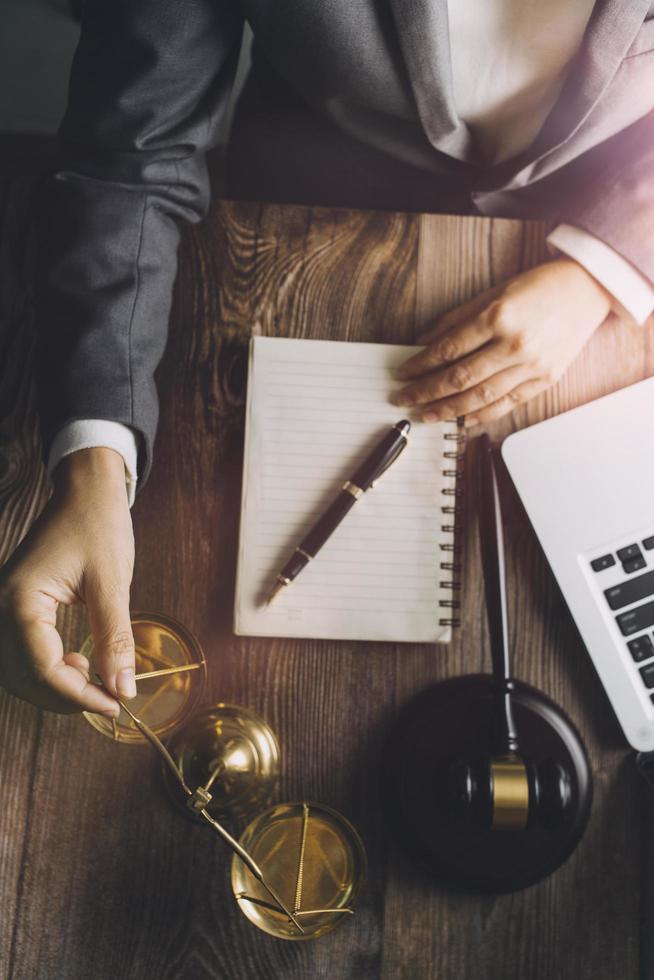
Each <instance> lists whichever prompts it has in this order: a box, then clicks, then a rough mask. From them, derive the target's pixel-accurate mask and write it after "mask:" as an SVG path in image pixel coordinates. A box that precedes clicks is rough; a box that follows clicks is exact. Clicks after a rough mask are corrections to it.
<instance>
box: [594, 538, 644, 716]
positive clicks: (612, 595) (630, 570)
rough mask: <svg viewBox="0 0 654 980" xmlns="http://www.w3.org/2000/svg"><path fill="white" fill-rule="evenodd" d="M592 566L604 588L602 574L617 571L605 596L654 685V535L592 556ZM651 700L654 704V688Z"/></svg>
mask: <svg viewBox="0 0 654 980" xmlns="http://www.w3.org/2000/svg"><path fill="white" fill-rule="evenodd" d="M648 552H649V554H648ZM618 565H619V566H621V567H620V569H618V568H617V567H616V566H618ZM590 567H591V568H592V570H593V572H595V573H596V575H597V582H598V585H599V586H600V588H601V585H602V583H601V579H602V573H603V572H606V571H607V570H608V569H613V570H614V571H613V572H612V574H611V576H610V580H612V584H611V586H610V587H609V588H605V589H602V592H603V594H604V598H605V599H606V602H607V603H608V606H609V609H610V610H611V611H612V612H613V613H614V616H615V622H616V624H617V626H618V629H619V630H620V633H621V634H622V636H623V637H624V642H625V645H626V648H627V650H628V651H629V653H630V654H631V658H632V660H633V661H634V663H635V664H637V665H638V670H639V672H640V677H641V680H642V682H643V684H644V685H645V687H646V688H648V689H650V688H654V631H653V630H652V627H654V534H653V535H650V536H648V537H644V538H641V539H640V540H639V541H633V542H631V543H630V544H627V545H624V546H623V547H621V548H618V549H617V550H616V551H615V552H612V551H611V552H607V553H606V554H603V555H599V556H598V557H597V558H594V559H592V561H591V562H590ZM643 569H648V571H645V572H643V571H642V570H643ZM616 572H619V574H618V576H617V577H618V581H615V578H616ZM638 572H642V574H640V575H639V574H637V573H638ZM647 599H649V601H644V600H647ZM650 700H651V701H652V703H653V704H654V691H653V692H652V693H651V694H650Z"/></svg>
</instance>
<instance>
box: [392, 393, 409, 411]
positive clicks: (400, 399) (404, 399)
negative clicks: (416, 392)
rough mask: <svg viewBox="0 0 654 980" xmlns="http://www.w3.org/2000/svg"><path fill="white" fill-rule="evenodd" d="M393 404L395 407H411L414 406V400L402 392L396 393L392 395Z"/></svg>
mask: <svg viewBox="0 0 654 980" xmlns="http://www.w3.org/2000/svg"><path fill="white" fill-rule="evenodd" d="M391 402H392V403H393V405H399V406H400V407H408V406H409V405H413V402H414V399H413V396H412V395H406V394H403V393H402V392H401V391H396V392H394V393H393V394H392V395H391Z"/></svg>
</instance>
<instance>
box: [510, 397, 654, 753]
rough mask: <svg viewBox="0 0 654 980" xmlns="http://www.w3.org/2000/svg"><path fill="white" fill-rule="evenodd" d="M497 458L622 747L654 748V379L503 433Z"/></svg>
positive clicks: (646, 750)
mask: <svg viewBox="0 0 654 980" xmlns="http://www.w3.org/2000/svg"><path fill="white" fill-rule="evenodd" d="M501 451H502V457H503V459H504V462H505V463H506V466H507V468H508V470H509V473H510V475H511V478H512V479H513V482H514V483H515V486H516V488H517V491H518V493H519V495H520V498H521V500H522V502H523V504H524V506H525V509H526V511H527V514H528V515H529V518H530V520H531V523H532V524H533V527H534V530H535V531H536V534H537V535H538V538H539V540H540V543H541V545H542V548H543V551H544V552H545V555H546V557H547V560H548V561H549V563H550V565H551V567H552V571H553V572H554V575H555V576H556V579H557V581H558V583H559V586H560V588H561V591H562V592H563V596H564V598H565V600H566V602H567V604H568V607H569V609H570V612H571V613H572V616H573V618H574V621H575V623H576V624H577V628H578V629H579V632H580V633H581V636H582V639H583V641H584V643H585V645H586V649H587V650H588V653H589V654H590V657H591V659H592V661H593V663H594V665H595V668H596V670H597V673H598V674H599V676H600V680H601V681H602V683H603V685H604V687H605V689H606V692H607V694H608V696H609V700H610V701H611V704H612V706H613V708H614V710H615V713H616V715H617V717H618V721H619V722H620V725H621V726H622V729H623V731H624V734H625V736H626V738H627V740H628V742H629V743H630V744H631V745H632V746H633V747H634V748H635V749H638V750H640V751H643V752H651V751H652V750H654V378H649V379H648V380H646V381H641V382H639V383H638V384H635V385H631V386H629V387H628V388H623V389H622V390H621V391H617V392H614V393H613V394H611V395H607V396H605V397H604V398H599V399H598V400H597V401H593V402H590V403H589V404H587V405H582V406H581V407H580V408H575V409H573V410H572V411H569V412H565V413H563V414H562V415H558V416H556V417H555V418H552V419H547V420H546V421H545V422H540V423H537V424H536V425H532V426H530V427H529V428H527V429H523V430H521V431H520V432H516V433H514V434H513V435H510V436H508V438H507V439H505V440H504V442H503V444H502V450H501Z"/></svg>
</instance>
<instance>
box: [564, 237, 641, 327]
mask: <svg viewBox="0 0 654 980" xmlns="http://www.w3.org/2000/svg"><path fill="white" fill-rule="evenodd" d="M547 244H548V245H551V246H552V247H553V248H556V249H558V250H559V251H560V252H564V253H565V254H566V255H568V256H569V257H570V258H571V259H574V260H575V262H578V263H579V264H580V265H583V267H584V269H586V271H587V272H590V274H591V276H593V278H595V279H597V281H598V282H600V283H601V284H602V286H604V288H605V289H606V290H607V291H608V292H609V293H611V295H612V296H613V297H614V298H615V299H616V300H617V301H618V303H619V304H620V306H622V307H623V308H624V309H625V310H626V311H627V313H630V314H631V316H632V317H633V318H634V320H635V321H636V323H641V324H642V323H644V322H645V320H647V318H648V317H649V315H650V314H651V312H652V311H653V310H654V284H652V283H651V282H650V280H649V279H647V278H646V277H645V276H644V275H643V274H642V273H641V272H639V271H638V269H636V267H635V266H633V265H632V264H631V262H629V261H628V260H627V259H625V258H624V257H623V256H622V255H620V253H619V252H616V251H615V249H613V248H611V246H610V245H607V244H606V242H603V241H602V240H601V238H596V237H595V235H591V234H590V233H589V232H587V231H583V230H582V229H581V228H577V227H575V226H574V225H559V226H558V227H557V228H555V229H554V231H553V232H551V234H549V235H548V236H547Z"/></svg>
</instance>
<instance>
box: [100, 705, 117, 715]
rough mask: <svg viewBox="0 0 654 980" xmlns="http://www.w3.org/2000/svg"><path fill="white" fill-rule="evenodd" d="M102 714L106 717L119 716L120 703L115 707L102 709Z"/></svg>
mask: <svg viewBox="0 0 654 980" xmlns="http://www.w3.org/2000/svg"><path fill="white" fill-rule="evenodd" d="M100 714H101V715H104V716H105V718H117V717H118V715H119V714H120V705H119V704H117V705H116V707H115V708H108V709H107V710H106V711H101V712H100Z"/></svg>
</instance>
